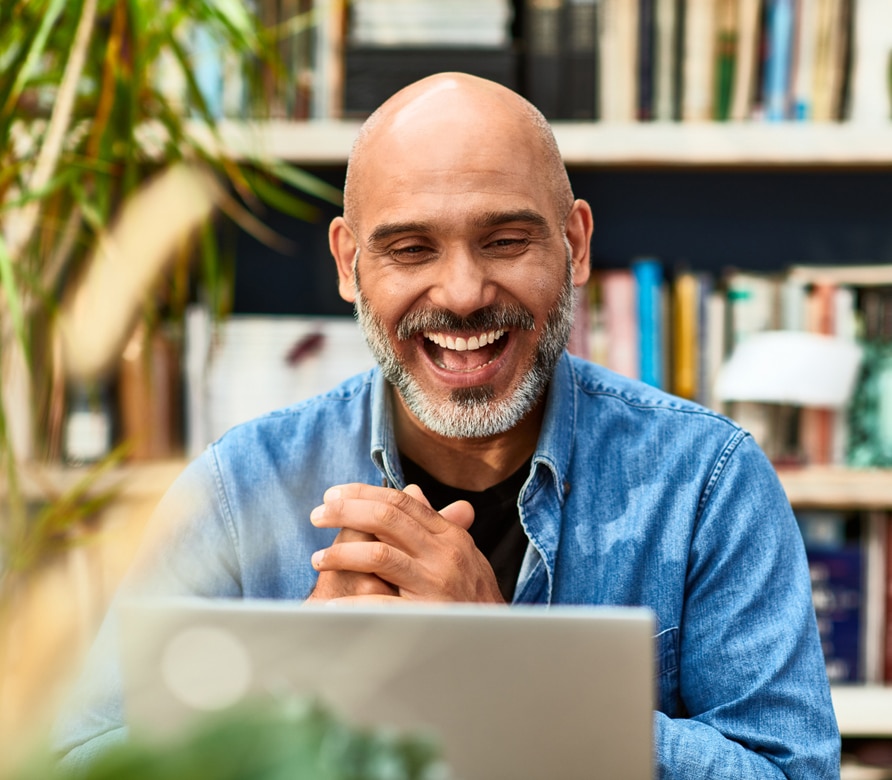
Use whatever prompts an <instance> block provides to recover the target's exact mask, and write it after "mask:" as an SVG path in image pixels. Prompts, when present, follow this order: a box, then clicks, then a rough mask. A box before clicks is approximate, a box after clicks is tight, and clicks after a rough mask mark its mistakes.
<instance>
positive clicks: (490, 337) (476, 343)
mask: <svg viewBox="0 0 892 780" xmlns="http://www.w3.org/2000/svg"><path fill="white" fill-rule="evenodd" d="M507 333H508V331H505V330H501V329H499V330H489V331H484V332H481V333H475V334H472V335H467V334H464V335H456V334H454V333H444V332H441V331H425V332H424V334H423V335H424V349H425V352H427V354H428V355H429V356H430V358H431V360H432V361H433V362H434V364H436V365H437V366H438V367H439V368H443V369H446V370H447V371H464V372H470V371H477V370H478V369H481V368H483V367H484V366H487V365H489V364H490V363H492V362H493V361H494V360H495V359H496V358H498V357H499V355H501V354H502V352H503V351H504V349H505V345H506V343H507V340H506V338H505V337H506V335H507Z"/></svg>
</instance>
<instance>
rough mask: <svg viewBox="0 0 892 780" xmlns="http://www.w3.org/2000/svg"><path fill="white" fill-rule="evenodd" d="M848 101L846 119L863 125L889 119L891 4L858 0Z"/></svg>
mask: <svg viewBox="0 0 892 780" xmlns="http://www.w3.org/2000/svg"><path fill="white" fill-rule="evenodd" d="M855 41H856V42H857V46H856V47H855V50H854V61H853V63H852V68H853V81H852V101H851V112H850V116H849V118H850V119H851V121H852V122H859V123H864V124H869V123H873V124H875V123H881V122H888V121H889V120H890V119H892V85H890V82H889V67H890V66H889V58H890V57H892V3H889V2H888V0H859V2H858V4H857V8H856V14H855Z"/></svg>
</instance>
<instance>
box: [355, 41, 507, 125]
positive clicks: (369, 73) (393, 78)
mask: <svg viewBox="0 0 892 780" xmlns="http://www.w3.org/2000/svg"><path fill="white" fill-rule="evenodd" d="M345 60H346V63H345V67H346V83H345V92H344V114H345V116H349V117H356V118H364V117H367V116H368V115H369V114H370V113H371V112H372V111H374V110H375V109H376V108H377V107H378V106H379V105H380V104H381V103H383V102H384V101H385V100H387V98H389V97H390V96H391V95H392V94H393V93H394V92H396V91H397V90H399V89H402V88H403V87H405V86H407V85H408V84H410V83H412V82H413V81H416V80H417V79H421V78H424V77H425V76H431V75H433V74H434V73H440V72H443V71H463V72H465V73H470V74H472V75H475V76H480V77H481V78H485V79H489V80H490V81H495V82H497V83H499V84H502V85H504V86H506V87H508V88H509V89H513V90H515V91H523V90H522V88H521V85H520V83H519V79H518V72H517V70H518V62H517V55H516V53H515V52H514V51H513V50H511V49H487V48H482V47H475V48H469V49H464V48H458V47H443V48H440V47H437V48H433V47H424V48H417V47H413V48H403V47H362V48H360V47H356V46H350V47H348V48H347V51H346V53H345Z"/></svg>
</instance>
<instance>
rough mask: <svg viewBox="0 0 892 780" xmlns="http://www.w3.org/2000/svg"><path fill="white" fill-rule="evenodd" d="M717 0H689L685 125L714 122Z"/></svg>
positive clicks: (683, 101)
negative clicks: (688, 123)
mask: <svg viewBox="0 0 892 780" xmlns="http://www.w3.org/2000/svg"><path fill="white" fill-rule="evenodd" d="M714 32H715V0H687V3H686V5H685V33H684V88H683V89H684V93H683V96H682V118H683V119H684V121H686V122H702V121H707V120H710V119H712V115H713V91H714V90H713V79H714V75H715V35H714Z"/></svg>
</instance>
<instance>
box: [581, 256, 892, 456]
mask: <svg viewBox="0 0 892 780" xmlns="http://www.w3.org/2000/svg"><path fill="white" fill-rule="evenodd" d="M585 301H586V304H587V305H586V306H585V312H584V315H582V316H584V322H585V327H584V328H583V327H578V328H577V330H578V331H580V332H582V331H584V333H585V335H586V338H584V339H583V338H577V339H576V340H575V342H574V349H575V350H576V352H577V354H580V355H582V356H584V357H586V358H588V359H591V360H593V361H594V362H596V363H600V364H602V365H604V366H606V367H607V368H610V369H612V370H615V371H617V372H619V373H622V374H624V375H626V376H630V377H633V378H637V379H642V380H643V381H645V382H648V383H649V384H652V385H654V386H657V387H660V388H662V389H665V390H668V391H670V392H672V393H674V394H676V395H679V396H682V397H685V398H689V399H692V400H695V401H697V402H699V403H702V404H703V405H705V406H708V407H710V408H713V409H716V410H718V411H721V412H724V413H726V414H729V415H730V416H731V417H733V418H734V419H736V420H737V421H738V422H740V423H741V424H742V425H743V426H744V427H745V428H747V429H748V430H749V431H750V432H751V433H752V434H753V436H754V437H755V438H756V439H757V441H759V443H760V445H761V446H762V447H763V449H764V450H765V451H766V453H767V454H768V455H769V457H771V458H772V459H773V460H774V461H775V462H777V463H786V462H791V461H792V462H795V463H799V464H803V463H807V464H811V465H829V464H835V465H842V464H849V465H857V466H890V465H892V348H889V347H888V344H889V343H890V340H892V268H890V266H885V265H878V266H849V267H845V266H840V267H830V266H826V267H820V266H793V267H790V268H789V269H788V270H787V271H786V272H783V273H782V272H778V273H773V274H768V273H757V272H752V271H745V270H741V269H729V270H727V271H725V272H724V273H722V274H720V275H714V274H711V273H706V272H699V271H697V272H695V271H692V270H690V269H685V268H681V269H678V268H664V266H663V263H662V262H661V261H660V259H659V258H636V259H635V260H633V261H632V262H631V264H630V266H629V267H628V268H617V269H610V270H600V271H596V272H594V274H593V277H592V280H591V282H590V284H589V288H588V295H587V297H586V299H585ZM766 331H795V332H807V333H811V334H823V335H827V336H832V337H835V339H837V340H839V341H841V342H844V343H852V344H853V345H854V344H858V345H859V346H860V351H861V354H862V355H864V356H865V358H864V359H863V361H862V364H861V367H860V372H859V374H858V376H857V378H856V381H855V382H854V392H853V393H852V394H851V401H850V403H849V405H848V407H846V408H828V407H818V406H804V405H803V406H801V408H799V407H796V408H787V406H789V405H790V404H787V405H784V404H781V403H755V402H749V401H747V402H739V401H735V402H734V403H726V402H723V401H721V400H720V399H719V397H718V396H717V386H716V380H717V378H718V376H719V372H720V371H721V370H722V367H723V365H725V364H726V362H727V361H728V359H729V357H730V356H731V355H732V353H733V352H734V350H735V348H737V347H739V346H740V345H741V344H743V343H744V342H746V341H747V339H748V338H749V337H750V336H751V335H752V334H755V333H762V332H766Z"/></svg>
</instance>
